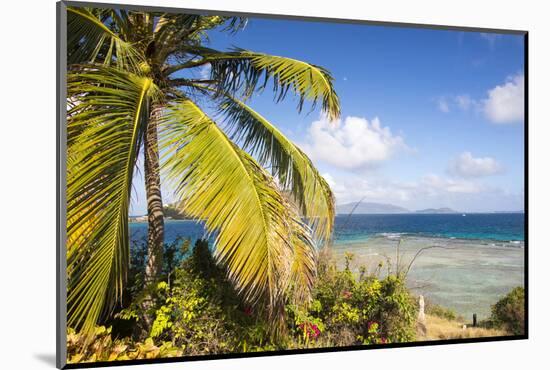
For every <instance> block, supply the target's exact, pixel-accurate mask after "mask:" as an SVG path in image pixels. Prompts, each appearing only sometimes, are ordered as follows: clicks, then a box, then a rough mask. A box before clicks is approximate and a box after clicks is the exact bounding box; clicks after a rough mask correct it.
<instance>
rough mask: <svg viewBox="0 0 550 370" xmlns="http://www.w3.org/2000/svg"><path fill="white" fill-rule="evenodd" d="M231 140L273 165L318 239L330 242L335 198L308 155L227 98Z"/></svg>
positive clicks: (225, 110) (225, 105)
mask: <svg viewBox="0 0 550 370" xmlns="http://www.w3.org/2000/svg"><path fill="white" fill-rule="evenodd" d="M220 110H221V111H222V112H223V113H224V114H225V116H226V118H227V119H228V120H229V123H230V127H229V128H230V130H231V131H232V133H233V136H232V139H234V140H235V141H236V142H239V143H242V147H243V149H244V150H247V151H249V152H251V153H252V154H254V155H256V157H257V158H258V160H259V161H260V163H262V164H263V165H270V166H271V168H272V173H273V174H274V175H275V176H276V177H277V178H278V179H279V182H280V184H281V185H282V186H283V188H284V189H286V188H288V189H290V191H291V193H292V195H293V197H294V199H295V200H296V202H297V203H298V205H299V206H300V210H301V212H302V214H303V215H304V216H306V217H307V218H308V220H309V222H310V225H311V227H312V228H313V229H314V231H315V234H316V235H317V237H319V238H321V239H325V240H327V239H328V238H329V237H330V235H331V233H332V228H333V225H334V197H333V195H332V191H331V190H330V186H329V185H328V184H327V182H326V180H325V179H324V178H323V177H322V176H321V174H319V172H318V171H317V169H316V168H315V167H314V166H313V163H312V162H311V160H310V159H309V158H308V157H307V155H306V154H305V153H304V152H303V151H302V150H301V149H300V148H298V147H297V146H296V145H294V143H292V142H291V141H290V140H289V139H288V138H287V137H286V136H285V135H284V134H283V133H282V132H281V131H279V130H278V129H277V127H275V126H274V125H272V124H271V123H270V122H269V121H268V120H267V119H265V118H264V117H262V116H261V115H260V114H259V113H258V112H256V111H254V110H253V109H252V108H251V107H250V106H248V105H246V104H244V103H243V102H242V101H240V100H238V99H235V98H233V97H231V96H228V95H226V96H225V97H224V99H223V100H222V102H221V104H220Z"/></svg>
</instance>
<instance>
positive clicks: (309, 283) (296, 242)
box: [289, 206, 317, 305]
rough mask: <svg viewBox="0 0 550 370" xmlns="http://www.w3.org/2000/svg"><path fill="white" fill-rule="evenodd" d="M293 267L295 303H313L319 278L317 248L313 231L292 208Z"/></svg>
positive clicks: (291, 277)
mask: <svg viewBox="0 0 550 370" xmlns="http://www.w3.org/2000/svg"><path fill="white" fill-rule="evenodd" d="M289 209H291V210H293V211H294V216H292V226H291V227H292V247H293V248H292V250H293V257H292V266H291V269H290V282H291V285H292V286H291V288H292V292H293V298H294V303H296V304H298V305H301V304H306V303H309V302H310V301H311V293H312V291H313V286H314V284H315V278H316V276H317V247H316V244H315V242H314V241H313V239H312V237H311V230H310V229H309V227H308V226H307V225H306V224H304V223H303V222H302V221H301V220H300V218H299V216H298V213H297V210H295V209H293V207H292V206H290V207H289Z"/></svg>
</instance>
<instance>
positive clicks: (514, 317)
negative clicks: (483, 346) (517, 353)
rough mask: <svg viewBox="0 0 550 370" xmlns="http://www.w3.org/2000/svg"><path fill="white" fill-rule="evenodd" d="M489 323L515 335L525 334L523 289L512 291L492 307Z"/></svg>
mask: <svg viewBox="0 0 550 370" xmlns="http://www.w3.org/2000/svg"><path fill="white" fill-rule="evenodd" d="M489 322H490V323H491V324H492V326H493V327H497V328H502V329H504V330H507V331H508V332H510V333H512V334H514V335H521V334H523V333H525V290H524V289H523V287H516V288H514V289H512V291H511V292H510V293H508V294H507V295H506V296H505V297H504V298H502V299H500V300H499V301H498V302H497V303H495V304H494V305H493V306H492V307H491V317H490V319H489Z"/></svg>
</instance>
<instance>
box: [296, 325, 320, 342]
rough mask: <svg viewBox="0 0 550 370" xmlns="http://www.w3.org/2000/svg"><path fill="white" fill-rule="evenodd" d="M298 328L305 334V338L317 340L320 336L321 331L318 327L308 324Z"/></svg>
mask: <svg viewBox="0 0 550 370" xmlns="http://www.w3.org/2000/svg"><path fill="white" fill-rule="evenodd" d="M298 328H299V329H300V330H301V331H302V332H304V333H305V336H306V337H308V338H313V339H316V338H317V337H318V336H319V335H320V334H321V330H319V328H318V327H317V325H315V324H312V323H309V322H306V323H302V324H299V325H298Z"/></svg>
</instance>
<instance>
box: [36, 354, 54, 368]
mask: <svg viewBox="0 0 550 370" xmlns="http://www.w3.org/2000/svg"><path fill="white" fill-rule="evenodd" d="M34 358H36V359H37V360H39V361H41V362H42V363H44V364H46V365H50V366H51V367H55V365H56V363H55V353H35V354H34Z"/></svg>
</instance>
